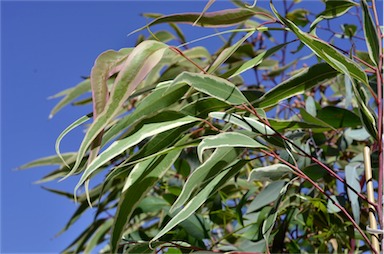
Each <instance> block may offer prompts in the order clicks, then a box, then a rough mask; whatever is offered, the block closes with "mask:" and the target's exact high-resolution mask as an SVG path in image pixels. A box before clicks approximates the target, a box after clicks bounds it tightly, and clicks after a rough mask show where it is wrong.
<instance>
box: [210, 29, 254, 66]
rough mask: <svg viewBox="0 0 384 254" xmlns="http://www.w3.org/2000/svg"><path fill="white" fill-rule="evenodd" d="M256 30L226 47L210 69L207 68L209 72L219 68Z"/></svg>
mask: <svg viewBox="0 0 384 254" xmlns="http://www.w3.org/2000/svg"><path fill="white" fill-rule="evenodd" d="M255 31H256V30H254V31H250V32H248V33H247V34H246V35H244V36H243V37H242V38H241V39H240V40H239V41H238V42H236V43H235V44H233V45H232V46H230V47H228V48H225V49H224V50H223V51H222V52H221V53H220V55H219V56H218V57H217V58H216V59H215V61H214V62H213V63H212V64H211V66H210V67H209V69H208V70H207V73H209V74H212V73H214V72H215V71H216V70H217V68H219V67H220V66H221V65H222V64H223V63H224V62H225V61H226V60H227V59H228V58H229V57H230V56H232V55H233V53H235V51H236V50H237V49H238V48H239V47H240V46H241V45H243V43H244V42H245V40H247V39H248V38H249V37H250V36H251V35H252V34H254V33H255Z"/></svg>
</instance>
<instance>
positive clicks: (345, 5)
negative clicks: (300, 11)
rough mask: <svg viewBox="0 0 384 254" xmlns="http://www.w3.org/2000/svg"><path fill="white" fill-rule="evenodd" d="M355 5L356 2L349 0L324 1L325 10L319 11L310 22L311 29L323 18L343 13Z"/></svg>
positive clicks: (334, 16)
mask: <svg viewBox="0 0 384 254" xmlns="http://www.w3.org/2000/svg"><path fill="white" fill-rule="evenodd" d="M355 6H357V3H355V2H353V1H349V0H337V1H332V0H331V1H326V2H325V10H324V11H323V12H321V13H320V14H319V15H318V16H317V18H316V19H315V20H314V21H313V22H312V24H311V30H313V29H314V28H315V27H316V25H317V24H318V23H319V22H320V21H322V20H323V19H332V18H336V17H340V16H341V15H344V14H345V13H346V12H347V11H349V10H350V9H351V8H352V7H355Z"/></svg>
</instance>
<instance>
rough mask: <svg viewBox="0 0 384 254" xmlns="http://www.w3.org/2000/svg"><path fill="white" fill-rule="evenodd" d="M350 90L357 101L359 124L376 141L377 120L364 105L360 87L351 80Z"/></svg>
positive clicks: (362, 92)
mask: <svg viewBox="0 0 384 254" xmlns="http://www.w3.org/2000/svg"><path fill="white" fill-rule="evenodd" d="M352 88H353V93H354V95H355V98H356V101H357V105H358V106H359V115H360V119H361V123H362V124H363V126H364V127H365V129H366V130H367V131H368V132H369V134H371V136H372V137H373V138H375V139H377V138H378V131H377V124H376V123H377V120H376V118H375V115H374V114H373V113H372V112H371V111H370V110H369V108H368V106H367V105H366V102H365V96H364V90H363V89H362V87H358V86H357V85H356V83H355V82H354V81H353V80H352ZM350 127H352V126H350ZM355 127H357V126H355Z"/></svg>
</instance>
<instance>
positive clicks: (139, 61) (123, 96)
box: [65, 41, 168, 178]
mask: <svg viewBox="0 0 384 254" xmlns="http://www.w3.org/2000/svg"><path fill="white" fill-rule="evenodd" d="M167 47H168V46H167V45H165V44H163V43H160V42H156V41H144V42H142V43H140V44H139V45H138V46H137V47H135V48H134V49H133V51H132V52H131V54H130V55H129V57H128V58H127V59H126V61H125V62H124V64H123V66H122V69H121V71H120V72H119V74H118V75H117V77H116V79H115V83H114V86H113V90H112V92H111V95H110V98H109V100H108V103H107V105H106V108H105V110H104V111H103V112H102V113H101V114H100V115H99V117H97V118H96V119H95V121H94V122H93V123H92V125H91V126H90V127H89V129H88V131H87V133H86V134H85V137H84V139H83V141H82V143H81V145H80V148H79V151H78V156H77V159H76V164H75V165H74V167H73V168H72V170H71V171H70V172H69V173H68V175H67V176H66V177H65V178H67V177H69V176H70V175H72V174H73V172H75V171H76V169H77V168H78V166H79V164H80V161H81V158H82V157H83V156H84V154H85V152H86V150H87V149H88V148H89V146H90V145H91V143H92V142H93V140H94V139H95V138H96V137H97V136H98V135H99V133H100V132H102V131H103V129H104V128H105V127H106V126H107V125H108V123H109V122H110V121H111V120H112V119H113V118H114V117H115V116H116V114H118V112H119V111H120V109H121V107H122V105H123V103H124V102H125V101H126V100H127V99H128V97H129V96H130V95H131V94H132V92H133V91H134V90H135V89H136V87H137V86H138V85H139V83H140V82H141V81H142V80H143V79H144V78H145V76H146V75H147V74H148V73H149V72H150V71H151V69H152V68H153V67H154V66H156V64H157V63H158V62H159V61H160V60H161V57H162V55H163V53H164V51H165V49H167Z"/></svg>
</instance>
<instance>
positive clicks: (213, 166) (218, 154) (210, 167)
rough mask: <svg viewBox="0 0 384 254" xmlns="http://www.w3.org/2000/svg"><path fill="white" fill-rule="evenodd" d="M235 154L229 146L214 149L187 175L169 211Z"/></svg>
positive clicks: (180, 204)
mask: <svg viewBox="0 0 384 254" xmlns="http://www.w3.org/2000/svg"><path fill="white" fill-rule="evenodd" d="M237 156H238V152H237V151H236V150H235V149H233V148H231V147H223V148H218V149H216V150H215V151H214V153H213V154H212V155H211V156H210V157H209V158H208V159H207V160H206V161H205V162H204V163H203V164H201V165H200V166H199V167H198V168H196V169H195V170H194V171H193V172H192V174H191V175H190V176H189V177H188V179H187V181H186V183H185V185H184V187H183V189H182V191H181V194H180V195H179V196H178V198H177V200H176V201H175V202H174V203H173V205H172V207H171V209H170V212H171V213H172V212H173V211H175V210H176V209H178V208H180V207H181V206H182V205H184V204H185V203H186V202H187V200H188V199H189V197H190V196H191V195H192V193H193V192H194V191H195V190H196V189H198V188H199V186H200V185H202V184H203V183H205V182H207V179H210V178H211V177H213V176H216V175H217V174H218V173H219V172H220V171H221V170H223V169H224V168H226V167H227V166H228V165H229V164H230V163H232V162H233V161H234V160H235V159H236V158H237Z"/></svg>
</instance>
